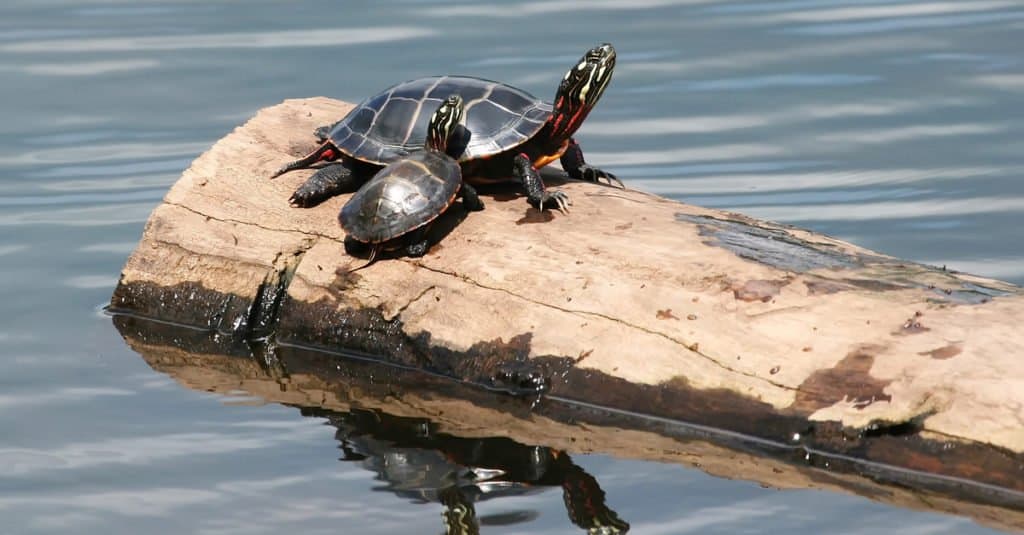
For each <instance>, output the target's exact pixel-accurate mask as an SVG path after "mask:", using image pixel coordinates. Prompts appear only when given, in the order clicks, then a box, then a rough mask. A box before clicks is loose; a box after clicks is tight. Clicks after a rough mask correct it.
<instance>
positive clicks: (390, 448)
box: [302, 409, 629, 535]
mask: <svg viewBox="0 0 1024 535" xmlns="http://www.w3.org/2000/svg"><path fill="white" fill-rule="evenodd" d="M302 411H303V414H304V415H306V416H317V417H324V418H327V419H328V420H329V421H330V423H331V425H333V426H335V427H337V428H338V432H337V433H336V435H335V437H336V438H337V439H338V440H339V441H341V449H342V451H343V452H344V457H342V460H345V461H359V462H361V463H362V464H363V466H364V467H365V468H367V469H368V470H372V471H374V472H376V473H377V474H378V476H379V478H380V479H381V480H383V481H386V482H387V484H388V486H387V490H389V491H391V492H394V493H395V494H397V495H398V496H401V497H404V498H409V499H414V500H417V501H422V502H439V503H441V504H443V505H444V507H445V510H444V513H443V515H444V524H445V529H446V531H445V533H446V535H469V534H476V533H479V532H480V524H481V523H483V524H488V523H493V524H498V523H514V522H524V521H529V520H531V519H532V518H533V517H534V516H535V514H532V513H531V512H527V511H524V512H519V513H510V514H507V515H501V516H500V517H485V518H483V519H478V518H477V517H476V509H475V507H474V504H475V503H476V502H478V501H483V500H488V499H495V498H500V497H505V496H521V495H524V494H530V493H534V492H538V491H540V490H541V488H542V487H549V486H559V487H562V494H563V498H564V501H565V506H566V512H567V513H568V515H569V520H570V521H571V522H572V523H573V524H575V525H576V526H578V527H580V528H581V529H583V530H585V531H586V532H587V533H589V534H595V535H597V534H600V535H616V534H623V533H626V532H628V531H629V524H628V523H627V522H625V521H623V520H621V519H620V518H619V516H618V515H617V514H616V513H615V511H613V510H611V509H609V508H608V506H607V505H606V504H605V494H604V491H603V490H601V487H600V486H599V485H598V483H597V480H596V479H594V477H593V476H591V475H590V474H588V473H586V472H585V471H584V470H583V469H582V468H580V467H579V466H578V465H576V464H575V463H573V461H572V459H571V458H570V457H569V455H568V454H566V453H565V452H562V451H558V450H554V449H551V448H547V447H543V446H527V445H524V444H520V443H518V442H515V441H513V440H512V439H509V438H504V437H494V438H464V437H457V436H452V435H448V434H445V433H437V432H436V430H435V426H434V424H433V423H432V422H431V421H429V420H426V419H423V418H409V417H400V416H392V415H389V414H386V413H382V412H379V411H374V410H364V409H354V410H352V411H350V412H346V413H337V412H331V411H323V410H319V409H303V410H302Z"/></svg>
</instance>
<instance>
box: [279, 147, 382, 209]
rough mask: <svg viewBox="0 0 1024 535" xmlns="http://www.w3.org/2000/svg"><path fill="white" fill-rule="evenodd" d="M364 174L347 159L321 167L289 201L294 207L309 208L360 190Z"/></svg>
mask: <svg viewBox="0 0 1024 535" xmlns="http://www.w3.org/2000/svg"><path fill="white" fill-rule="evenodd" d="M363 178H364V177H363V174H362V173H360V172H358V170H357V169H356V168H355V166H353V165H352V163H351V161H350V160H348V159H347V158H346V159H344V160H341V161H339V162H337V163H332V164H329V165H326V166H324V167H321V168H320V169H318V170H317V171H316V173H313V176H311V177H309V179H308V180H306V181H305V182H303V183H302V185H301V186H299V187H298V188H297V189H296V190H295V193H292V196H291V198H290V199H288V201H289V202H290V203H291V204H292V206H297V207H300V208H309V207H311V206H316V205H318V204H320V203H322V202H323V201H325V200H327V199H329V198H331V197H333V196H335V195H338V194H339V193H347V192H351V191H355V190H357V189H359V186H360V185H362V183H363Z"/></svg>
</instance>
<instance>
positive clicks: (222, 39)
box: [0, 26, 437, 53]
mask: <svg viewBox="0 0 1024 535" xmlns="http://www.w3.org/2000/svg"><path fill="white" fill-rule="evenodd" d="M433 35H437V31H436V30H433V29H430V28H419V27H412V26H378V27H376V28H325V29H302V30H280V31H267V32H237V33H216V34H188V35H167V36H164V35H155V36H139V37H112V38H101V39H54V40H46V41H27V42H21V43H11V44H4V45H0V52H11V53H84V52H139V51H148V50H195V49H232V48H290V47H325V46H346V45H357V44H367V43H385V42H393V41H402V40H407V39H416V38H421V37H430V36H433Z"/></svg>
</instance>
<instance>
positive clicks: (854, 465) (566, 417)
mask: <svg viewBox="0 0 1024 535" xmlns="http://www.w3.org/2000/svg"><path fill="white" fill-rule="evenodd" d="M113 320H114V324H115V326H116V327H117V329H118V330H119V331H120V332H121V334H122V336H123V337H124V338H125V341H126V342H127V343H128V345H129V346H130V347H131V348H132V349H133V350H134V351H136V352H137V353H138V354H139V355H141V356H142V357H143V359H145V361H146V362H147V363H148V364H149V365H150V366H151V367H152V368H153V369H154V370H156V371H159V372H162V373H166V374H168V375H170V376H171V377H173V378H174V379H175V380H177V381H178V382H179V383H181V384H182V385H184V386H187V387H189V388H192V389H195V390H200V391H213V392H221V393H225V394H230V393H237V392H239V391H245V392H248V393H250V394H252V395H255V396H258V397H260V398H262V399H264V400H266V401H271V402H276V403H281V404H284V405H287V406H292V407H296V408H298V409H300V410H301V412H302V414H303V415H306V416H313V417H321V418H326V419H327V420H328V421H329V422H330V423H331V424H332V425H334V426H335V427H337V428H338V433H337V438H338V440H339V441H341V443H342V450H343V452H344V457H343V459H342V460H356V461H360V462H362V463H363V465H364V466H365V467H366V468H367V469H371V470H375V471H378V472H379V473H380V475H381V479H383V480H384V481H386V482H387V483H388V487H387V488H388V489H389V490H391V491H392V492H395V493H396V494H397V495H399V496H401V497H403V498H412V499H418V500H425V501H435V502H441V503H443V504H444V505H445V507H446V513H445V514H446V516H450V515H454V514H457V515H459V518H460V519H461V522H460V524H459V525H467V524H472V525H475V524H474V523H475V522H477V519H475V517H474V516H473V511H474V507H473V504H474V503H476V502H478V501H480V500H485V499H500V498H501V497H503V496H510V495H519V494H522V493H527V492H532V489H536V488H539V487H545V486H555V487H562V489H563V498H564V499H565V503H566V504H567V507H568V509H567V514H568V516H569V519H570V520H571V521H572V522H573V523H574V524H576V525H577V526H579V527H580V528H582V529H584V530H585V529H587V528H590V527H594V526H596V525H604V526H613V527H616V529H619V530H620V532H625V530H628V522H627V520H628V519H621V518H619V516H618V515H617V514H616V513H615V512H614V510H613V509H611V507H610V504H606V503H605V500H604V492H603V491H602V490H601V488H600V485H599V483H598V482H597V481H596V480H595V479H594V478H593V477H592V476H590V475H589V474H587V473H586V472H584V471H583V470H582V469H581V468H579V466H577V465H576V464H574V463H573V462H572V461H571V456H572V455H575V454H581V453H602V454H608V455H614V456H618V457H622V458H632V459H639V460H647V461H657V462H670V463H675V464H680V465H684V466H689V467H696V468H699V469H701V470H703V471H705V472H708V473H710V474H712V475H715V476H719V477H726V478H730V479H745V480H752V481H756V482H758V483H760V484H762V485H764V486H769V487H773V488H779V489H801V488H814V489H825V490H830V491H838V492H844V493H850V494H857V495H860V496H863V497H866V498H869V499H872V500H876V501H880V502H883V503H888V504H892V505H897V506H902V507H907V508H911V509H917V510H929V511H935V512H943V513H952V514H958V515H964V516H967V517H970V518H973V519H974V520H975V521H978V522H980V523H982V524H986V525H989V526H992V527H996V528H1000V529H1014V530H1018V529H1022V528H1024V495H1022V494H1021V493H1020V492H1015V491H1011V490H1007V489H999V488H996V487H993V486H988V485H984V484H978V483H976V482H972V481H968V480H965V479H959V478H957V477H953V476H948V477H947V476H941V475H937V474H936V473H934V472H933V471H929V470H920V471H916V470H908V469H906V468H903V467H900V466H889V465H886V464H883V463H882V462H870V461H864V460H863V459H859V458H857V457H855V456H864V457H868V458H878V459H883V460H885V459H889V460H893V461H896V462H899V463H902V464H904V465H906V464H910V465H914V464H916V465H919V466H920V467H921V468H923V469H927V468H934V467H939V466H946V467H949V468H950V469H951V470H952V471H957V470H959V471H963V470H965V469H967V468H966V466H965V465H967V464H971V463H974V465H975V468H974V469H973V471H972V473H971V474H970V475H975V476H976V475H978V474H977V472H978V471H981V470H984V469H991V470H995V471H996V472H999V471H1003V473H1004V474H1007V473H1011V472H1013V471H1014V470H1015V468H1014V467H1011V466H1009V464H1010V462H1011V459H1010V458H1009V457H1006V456H1004V455H1002V454H1000V453H999V452H996V451H992V450H987V451H979V450H977V449H967V450H961V449H957V448H953V449H943V448H928V447H927V445H926V444H924V443H922V442H921V441H920V440H918V439H916V438H915V437H914V434H913V433H910V434H902V433H899V432H895V433H892V431H893V430H878V432H877V433H874V434H869V436H867V437H847V436H844V435H842V434H838V435H836V436H831V437H829V438H828V439H827V440H824V441H821V440H817V439H819V438H821V437H820V436H818V437H811V440H809V441H805V442H804V443H801V442H789V443H781V442H772V441H768V440H763V439H759V438H757V437H753V436H745V435H741V434H737V433H731V432H725V431H722V430H718V429H715V428H710V427H705V426H700V425H693V424H686V423H682V422H676V421H668V420H664V419H654V418H647V417H643V416H641V415H637V414H630V413H626V412H623V411H616V410H608V409H604V408H601V407H595V406H592V405H585V404H579V403H574V402H572V401H569V400H565V399H559V398H556V397H547V398H544V399H542V400H541V401H540V402H539V403H537V404H536V405H534V406H531V403H530V402H529V401H528V400H523V399H519V398H513V397H510V396H507V395H501V394H495V393H492V392H487V391H486V390H483V389H480V388H476V387H474V386H472V385H467V384H464V383H460V382H458V381H455V380H452V379H450V378H445V377H441V376H437V375H431V374H427V373H423V372H421V371H418V370H412V369H408V368H401V367H396V366H392V365H385V364H382V363H380V362H377V361H376V360H373V359H365V358H358V357H354V356H350V355H340V354H337V353H327V352H322V351H313V350H309V349H303V348H297V347H291V346H282V347H273V346H272V345H268V344H267V343H265V342H256V343H253V342H246V341H244V340H238V339H233V338H232V337H230V336H222V335H218V334H216V333H213V332H209V331H204V330H198V329H194V328H189V327H184V326H175V325H171V324H167V323H163V322H154V321H151V320H146V319H142V318H138V317H132V316H124V315H115V316H114V318H113ZM594 386H602V387H603V386H607V385H603V384H600V382H599V381H598V380H595V382H594ZM539 437H543V439H540V438H539ZM852 444H858V445H859V446H858V447H856V448H853V447H852V446H851V445H852ZM393 451H401V452H402V455H401V459H402V460H403V465H402V466H401V470H399V469H398V468H396V469H395V472H394V473H392V474H388V473H384V472H383V471H382V470H383V468H382V466H383V465H384V464H386V463H384V461H385V460H387V459H388V456H389V455H390V454H391V452H393ZM410 452H413V453H410ZM851 454H853V455H855V456H851ZM394 461H395V460H394V459H392V460H391V461H390V462H391V464H392V465H393V464H394ZM1006 470H1008V472H1007V471H1006ZM439 471H441V472H443V473H440V474H439V473H438V472H439ZM494 471H499V472H500V475H497V476H494V478H493V479H488V478H487V477H484V478H483V480H482V481H481V480H480V479H479V478H480V477H481V474H495V473H499V472H494ZM459 474H462V475H461V476H459ZM410 478H414V479H415V481H411V480H410ZM413 483H415V484H413ZM1017 485H1019V482H1017ZM1011 486H1012V485H1011ZM408 488H416V489H419V490H417V491H416V492H412V491H408V490H403V489H408ZM573 504H577V505H579V504H586V506H585V507H584V506H583V505H580V506H579V507H574V506H573ZM523 514H524V515H527V516H524V517H523V518H522V519H521V520H527V519H528V518H527V517H528V514H527V513H523ZM483 522H487V519H483ZM471 532H473V531H450V533H471ZM608 532H609V533H613V532H615V531H608Z"/></svg>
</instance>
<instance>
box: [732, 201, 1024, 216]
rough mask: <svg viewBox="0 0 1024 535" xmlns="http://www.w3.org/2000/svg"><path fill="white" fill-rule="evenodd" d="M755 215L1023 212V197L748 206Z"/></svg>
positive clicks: (748, 210) (949, 214)
mask: <svg viewBox="0 0 1024 535" xmlns="http://www.w3.org/2000/svg"><path fill="white" fill-rule="evenodd" d="M746 211H747V212H748V213H750V214H752V215H754V216H755V217H760V218H764V219H770V220H774V221H786V222H797V221H800V222H806V221H881V220H884V219H918V218H923V217H953V216H963V215H972V214H992V213H996V212H1021V211H1024V197H1010V196H1006V197H974V198H969V199H927V200H920V201H899V202H877V203H851V204H842V203H826V204H816V205H785V206H768V205H762V206H750V207H748V208H747V210H746Z"/></svg>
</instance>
